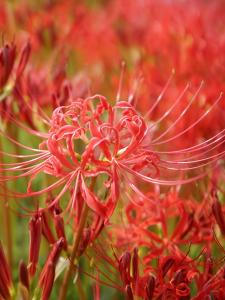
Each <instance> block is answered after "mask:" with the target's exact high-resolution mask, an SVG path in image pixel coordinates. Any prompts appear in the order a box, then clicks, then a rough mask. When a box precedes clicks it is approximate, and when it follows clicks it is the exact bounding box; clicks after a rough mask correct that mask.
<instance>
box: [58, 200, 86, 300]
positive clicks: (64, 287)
mask: <svg viewBox="0 0 225 300" xmlns="http://www.w3.org/2000/svg"><path fill="white" fill-rule="evenodd" d="M87 215H88V206H87V204H86V202H84V206H83V211H82V215H81V219H80V223H79V227H78V231H77V235H76V238H75V240H74V243H73V248H72V253H71V257H70V264H69V268H68V270H67V271H66V273H65V276H64V278H63V282H62V287H61V290H60V295H59V300H64V299H65V298H66V292H67V287H68V284H69V280H70V278H71V276H72V274H73V272H74V260H75V259H76V257H77V252H78V249H79V244H80V241H81V238H82V233H83V230H84V226H85V224H86V220H87Z"/></svg>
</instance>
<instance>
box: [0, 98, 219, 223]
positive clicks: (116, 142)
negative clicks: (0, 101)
mask: <svg viewBox="0 0 225 300" xmlns="http://www.w3.org/2000/svg"><path fill="white" fill-rule="evenodd" d="M179 100H180V99H178V100H177V101H176V102H175V104H174V105H176V103H177V102H179ZM219 100H220V98H219V99H218V100H217V101H219ZM172 108H173V107H172ZM172 108H170V110H171V109H172ZM170 110H168V112H167V113H166V115H167V114H168V113H169V112H170ZM207 113H208V111H207V112H206V113H205V114H204V115H203V117H204V116H205V115H206V114H207ZM146 116H147V117H148V116H149V114H148V113H147V115H146ZM40 117H41V118H42V120H43V118H45V119H44V121H45V123H46V124H47V125H48V126H49V130H48V132H47V133H42V132H39V131H36V130H32V129H29V128H27V127H26V126H25V125H23V124H21V123H20V122H19V121H17V120H15V119H14V121H15V122H16V124H18V125H19V126H20V127H22V128H23V129H25V130H27V131H28V132H29V133H31V134H33V135H36V136H38V137H41V138H42V139H43V141H42V142H41V143H40V145H39V149H33V148H31V147H28V146H25V145H22V144H21V143H18V142H17V141H15V140H13V139H12V138H11V137H9V136H7V135H6V134H5V133H4V135H5V136H6V137H7V138H8V139H10V140H11V141H13V142H15V143H16V144H17V145H18V146H21V147H23V148H25V149H28V150H31V151H34V153H35V154H31V155H28V156H24V157H27V158H31V159H29V160H28V161H26V162H21V163H15V164H10V167H9V168H8V167H7V168H5V170H8V171H24V172H22V173H21V174H19V175H15V176H8V177H5V178H2V180H3V181H4V180H9V179H18V178H20V177H29V182H28V189H27V193H26V194H25V195H19V194H18V193H17V194H14V197H24V196H26V197H30V196H37V195H40V194H42V193H44V192H49V191H51V190H53V189H55V188H58V187H59V186H62V185H63V187H62V189H61V191H60V192H59V193H58V195H57V196H55V198H54V200H53V201H52V202H51V203H50V204H49V205H50V206H54V205H55V204H56V203H58V201H59V200H60V199H61V197H62V196H63V195H64V194H65V193H66V192H67V191H69V192H70V194H71V197H70V199H69V201H68V203H67V210H70V211H71V212H72V211H73V210H74V209H75V207H76V202H77V195H78V193H81V196H82V198H83V200H84V201H85V202H86V203H87V205H88V206H89V207H90V208H91V209H92V210H93V211H94V212H96V213H97V214H98V215H99V216H100V217H102V218H103V219H108V218H109V217H110V216H111V214H112V213H113V211H114V209H115V206H116V204H117V201H118V198H119V195H120V191H121V189H123V190H124V191H125V193H124V195H126V197H128V198H129V199H130V200H132V197H131V192H134V193H136V194H138V195H139V197H135V198H133V199H134V200H133V201H134V202H136V204H139V205H141V204H142V203H143V201H144V200H145V198H146V197H145V195H144V194H143V193H142V192H141V190H140V188H139V181H140V180H142V181H144V182H148V183H152V184H157V185H160V184H163V185H171V184H172V185H174V184H175V185H176V184H182V183H188V182H192V181H194V180H196V179H199V178H201V177H203V176H204V175H205V171H204V168H205V167H206V166H207V165H210V164H212V163H216V162H217V161H218V159H219V158H221V157H223V155H224V151H221V152H218V149H219V146H220V145H221V144H223V142H224V140H223V136H224V135H223V131H222V132H220V133H218V134H217V135H216V136H214V137H212V138H210V139H209V140H208V141H204V142H202V143H200V144H198V145H195V146H193V147H189V148H184V149H181V150H174V151H171V150H168V151H166V150H165V151H161V149H165V147H164V148H162V147H161V145H165V144H166V143H167V142H171V141H173V140H174V139H176V138H177V137H179V136H182V134H183V132H186V131H188V130H189V129H191V128H192V127H193V126H194V125H196V123H195V124H192V125H190V126H189V127H187V128H186V129H185V130H184V131H183V132H180V133H178V134H177V135H176V136H174V137H170V138H165V139H163V137H164V136H166V134H167V133H168V132H169V131H170V129H171V128H172V127H174V126H175V125H176V121H175V122H174V123H173V124H172V125H170V127H169V128H167V129H166V131H164V132H163V133H161V134H160V135H159V136H157V137H154V133H155V128H156V127H157V126H159V125H160V122H161V121H162V120H163V119H164V117H165V114H164V115H163V116H162V117H161V118H160V119H159V120H158V121H157V122H154V123H149V122H148V121H147V120H146V118H144V117H142V116H141V115H140V114H139V113H138V112H137V111H136V109H135V108H134V107H133V106H132V104H131V103H129V101H128V102H126V101H117V102H116V103H115V105H114V106H113V105H111V104H110V103H109V101H108V100H107V99H106V98H105V97H103V96H101V95H95V96H93V97H88V98H86V99H80V98H78V99H76V100H74V101H72V102H71V104H69V105H66V106H59V107H57V108H56V109H55V110H54V112H53V114H52V117H51V118H48V117H47V116H43V115H42V116H40ZM181 117H182V115H181ZM160 147H161V148H160ZM24 157H22V158H24ZM3 166H4V164H3ZM7 166H8V165H7ZM196 170H200V172H198V174H197V175H196V174H195V173H194V172H195V171H196ZM190 172H191V173H190ZM39 173H45V174H48V175H50V176H53V177H54V178H55V179H57V181H56V182H55V183H53V184H51V185H49V186H48V187H46V188H45V189H43V190H40V191H32V183H33V180H34V179H35V178H36V176H37V175H38V174H39ZM186 174H190V176H189V178H185V177H186ZM121 178H123V182H124V183H123V184H121V181H120V180H121ZM100 187H101V188H100Z"/></svg>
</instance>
